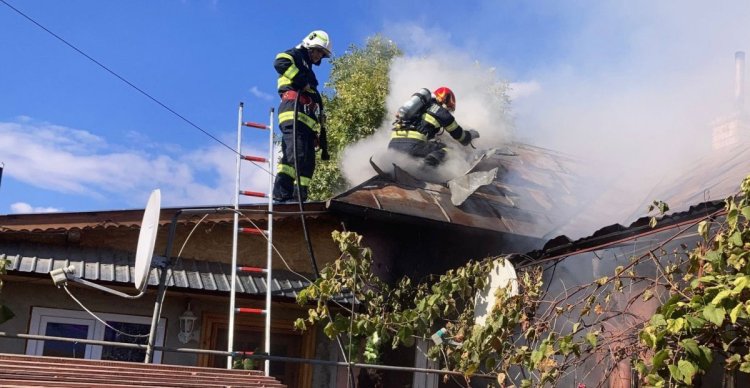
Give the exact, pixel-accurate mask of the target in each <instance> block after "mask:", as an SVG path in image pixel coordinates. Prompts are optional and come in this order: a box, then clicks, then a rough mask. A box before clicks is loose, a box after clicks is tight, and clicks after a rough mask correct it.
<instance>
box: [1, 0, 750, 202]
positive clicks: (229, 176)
mask: <svg viewBox="0 0 750 388" xmlns="http://www.w3.org/2000/svg"><path fill="white" fill-rule="evenodd" d="M5 1H7V2H8V3H9V4H11V5H12V6H13V7H16V8H18V9H19V10H20V11H22V12H23V13H25V14H26V15H28V16H29V17H31V18H33V19H34V20H36V21H37V22H38V23H40V24H42V25H43V26H45V27H46V28H48V29H50V30H51V31H53V32H54V33H56V34H58V35H59V36H61V37H63V38H64V39H65V40H67V41H68V42H70V43H71V44H73V45H75V46H76V47H77V48H79V49H80V50H82V51H84V52H85V53H86V54H88V55H90V56H91V57H93V58H95V59H96V60H97V61H99V62H101V63H102V64H104V65H106V66H107V67H108V68H110V69H111V70H113V71H114V72H116V73H117V74H119V75H120V76H122V77H124V78H125V79H127V80H128V81H130V82H132V83H133V84H135V85H137V86H138V87H139V88H141V89H142V90H144V91H146V92H148V93H149V94H150V95H152V96H153V97H155V98H156V99H158V100H159V101H161V102H162V103H164V104H165V105H167V106H169V107H170V108H171V109H173V110H175V111H176V112H178V113H179V114H181V115H183V116H184V117H186V118H187V119H189V120H190V121H192V122H193V123H195V124H197V125H198V126H200V127H201V128H203V129H204V130H206V131H208V132H210V133H211V134H212V135H213V136H215V137H217V138H219V139H220V140H221V141H222V142H224V143H225V144H227V145H229V146H231V147H233V146H234V144H235V143H236V137H235V131H236V117H237V104H238V103H239V102H240V101H244V102H245V104H246V110H245V118H246V119H247V120H255V121H263V122H265V121H266V120H267V117H268V115H267V112H268V109H269V108H270V107H272V106H275V105H276V104H277V101H276V97H275V84H276V74H275V72H274V70H273V67H272V61H273V58H274V56H275V54H276V53H277V52H280V51H283V50H285V49H287V48H289V47H292V46H293V45H295V44H297V43H299V41H300V40H301V38H302V37H303V36H305V34H307V33H308V32H309V31H310V30H313V29H324V30H326V31H328V32H329V34H330V35H331V37H332V40H333V44H334V51H335V52H336V53H344V52H345V51H346V48H347V47H348V46H350V45H352V44H356V45H362V44H363V43H364V42H365V39H366V38H367V37H368V36H372V35H374V34H378V33H381V34H384V35H385V36H387V37H389V38H391V39H393V40H394V41H395V42H396V43H397V44H398V45H399V46H401V47H402V48H403V49H404V50H405V52H406V55H407V58H417V59H418V58H422V59H424V58H431V57H434V58H440V61H441V62H440V63H442V64H443V65H446V66H447V64H450V63H451V62H454V63H457V64H459V65H460V64H462V63H464V62H466V63H471V62H472V61H478V62H479V63H481V66H483V67H485V68H494V69H495V70H496V72H497V74H498V76H499V77H500V78H503V79H507V80H508V81H509V82H510V83H511V86H512V88H513V90H512V92H511V96H512V97H513V99H514V100H513V115H514V120H515V125H514V127H513V131H512V134H507V136H513V137H514V138H515V139H520V140H523V141H526V142H529V143H532V144H536V145H540V146H544V147H548V148H553V149H558V150H560V151H563V152H568V153H570V154H573V155H577V156H578V155H584V156H591V157H594V158H597V157H598V158H612V156H615V158H620V157H621V158H620V159H626V156H627V155H632V153H633V152H634V151H633V150H634V149H639V150H640V151H642V152H643V153H644V155H645V156H644V158H645V159H647V161H648V162H649V163H651V164H652V165H653V164H654V163H659V162H660V161H661V160H664V159H658V160H657V159H649V157H654V158H655V156H653V154H654V152H650V151H648V150H649V149H651V150H653V149H659V147H661V144H663V143H664V142H665V141H669V140H670V139H675V138H677V137H685V135H686V134H688V133H693V132H687V131H688V129H690V130H693V129H694V130H695V131H697V132H696V133H700V131H701V130H705V126H706V125H707V123H708V122H709V121H710V120H711V119H712V118H714V117H717V116H719V115H721V114H726V113H727V112H726V109H725V107H727V106H728V101H729V102H731V97H732V95H731V90H732V82H733V76H734V73H733V71H734V70H733V55H734V52H735V51H737V50H747V49H748V48H750V47H749V46H750V27H748V26H750V2H747V1H734V0H730V1H723V2H721V4H718V5H716V4H710V5H709V4H707V3H705V2H698V1H660V2H650V1H611V2H601V1H582V0H579V1H566V2H557V3H553V2H547V1H523V2H521V1H471V2H470V1H465V2H460V1H442V0H441V1H432V2H429V3H425V2H424V1H355V0H349V1H318V2H298V1H290V2H284V3H279V2H268V1H239V0H236V1H229V0H213V1H210V0H157V1H145V0H141V1H94V0H70V1H56V0H25V1H24V0H5ZM652 3H657V4H652ZM282 4H283V5H282ZM0 58H1V59H2V60H0V162H4V163H5V171H4V174H3V180H2V186H1V187H0V213H2V214H6V213H19V212H21V213H26V212H37V211H89V210H106V209H128V208H138V207H142V206H143V204H145V201H146V199H147V198H148V193H149V192H150V190H152V189H153V188H157V187H158V188H161V189H162V193H163V197H164V203H165V205H167V206H183V205H186V206H199V205H210V204H226V203H231V201H232V197H233V190H234V180H233V175H234V154H233V153H232V152H231V151H230V150H228V149H227V148H225V147H224V146H223V145H221V144H219V143H218V142H216V141H214V140H213V139H211V138H209V137H208V136H206V135H205V134H203V133H201V132H200V131H199V130H197V129H195V128H193V127H192V126H190V125H189V124H187V123H185V122H184V121H182V120H181V119H180V118H178V117H176V116H175V115H173V114H172V113H170V112H168V111H167V110H165V109H164V108H162V107H161V106H159V105H157V104H156V103H154V102H153V101H151V100H150V99H148V98H147V97H145V96H143V95H142V94H140V93H139V92H137V91H136V90H134V89H133V88H131V87H130V86H128V85H126V84H125V83H123V82H122V81H121V80H119V79H117V78H116V77H114V76H113V75H112V74H110V73H108V72H107V71H105V70H103V69H102V68H100V67H99V66H97V65H96V64H94V63H92V62H91V61H90V60H88V59H86V58H85V57H83V56H82V55H80V54H79V53H77V52H75V51H74V50H72V49H71V48H70V47H68V46H66V45H65V44H63V43H62V42H60V41H59V40H57V39H56V38H54V37H53V36H51V35H50V34H48V33H47V32H45V31H43V30H42V29H40V28H39V27H37V26H36V25H34V24H32V23H31V22H29V21H28V20H26V19H25V18H23V17H22V16H20V15H19V14H18V13H16V12H15V11H13V10H12V9H11V8H9V7H8V6H6V5H5V4H3V3H0ZM403 68H409V67H407V66H403ZM329 70H330V65H329V64H328V63H324V64H323V65H322V66H320V67H319V68H317V69H316V73H317V74H318V75H319V78H321V80H323V81H325V79H326V78H327V74H328V71H329ZM462 71H465V72H467V73H470V72H472V70H471V69H470V66H456V69H454V72H462ZM442 74H445V73H442ZM401 76H402V77H406V78H409V77H410V74H405V75H404V74H401ZM418 76H419V74H414V77H415V78H418ZM456 79H462V78H461V77H458V75H457V78H456ZM446 80H447V81H450V77H449V79H446ZM441 81H442V80H440V81H438V80H435V81H434V83H439V82H441ZM428 82H429V81H428ZM431 86H437V85H430V86H429V87H431ZM395 89H397V88H395ZM402 94H404V93H401V94H399V95H397V96H394V97H393V99H394V101H397V100H402V99H404V98H405V96H403V95H402ZM464 96H466V93H464ZM460 98H461V95H460V94H459V109H458V110H457V114H456V115H457V118H458V119H459V120H461V119H462V116H461V115H462V112H461V105H460V104H461V99H460ZM464 101H465V100H464ZM464 107H465V108H468V106H467V105H464ZM467 121H471V119H469V118H467ZM265 136H266V135H265V134H264V133H258V132H252V131H246V132H245V142H244V145H243V148H244V153H248V154H253V153H260V154H265V153H266V152H267V151H265V147H266V138H265ZM687 137H688V138H692V139H691V140H692V143H689V144H686V145H684V146H685V147H693V148H696V149H700V147H701V146H702V145H703V144H704V143H705V141H707V140H705V139H701V138H700V137H696V136H687ZM582 139H585V140H582ZM644 144H645V145H647V146H646V147H644ZM659 153H660V154H661V157H662V158H663V157H665V156H667V157H668V156H670V155H669V152H668V151H666V150H663V149H662V151H661V152H659ZM649 155H651V156H649ZM627 159H632V158H627ZM671 159H674V158H669V160H670V162H673V161H672V160H671ZM626 167H631V169H634V170H638V169H639V168H642V166H639V165H633V166H626ZM264 174H265V173H264V172H262V171H259V170H257V169H255V170H252V169H250V168H249V167H248V168H245V169H244V170H243V186H244V188H245V189H248V190H255V191H265V190H266V187H265V185H266V182H267V178H266V176H265V175H264Z"/></svg>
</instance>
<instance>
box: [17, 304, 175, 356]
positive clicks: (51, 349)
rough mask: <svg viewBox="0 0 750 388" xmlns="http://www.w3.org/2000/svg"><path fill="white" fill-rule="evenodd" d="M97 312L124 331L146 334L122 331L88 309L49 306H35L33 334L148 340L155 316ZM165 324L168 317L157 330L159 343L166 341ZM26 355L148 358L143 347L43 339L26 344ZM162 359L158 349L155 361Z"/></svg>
mask: <svg viewBox="0 0 750 388" xmlns="http://www.w3.org/2000/svg"><path fill="white" fill-rule="evenodd" d="M96 315H97V316H98V317H99V318H101V319H103V320H104V321H105V322H107V324H108V325H110V326H112V327H114V328H116V329H117V330H119V331H121V332H124V333H128V334H134V335H142V337H131V336H127V335H123V334H120V333H118V332H117V331H115V330H112V329H111V328H109V327H107V326H105V325H104V324H103V323H101V322H99V321H98V320H96V319H94V317H92V316H91V315H89V314H88V313H86V312H85V311H74V310H62V309H52V308H45V307H34V308H33V309H32V311H31V325H30V327H29V334H37V335H48V336H54V337H68V338H85V339H90V340H100V341H101V340H104V341H113V342H127V343H138V344H146V343H147V342H148V333H149V331H150V328H151V317H144V316H136V315H123V314H108V313H96ZM165 324H166V319H165V318H162V319H161V320H160V321H159V326H158V327H157V329H156V339H155V343H156V345H158V346H161V345H163V344H164V327H165ZM26 354H29V355H35V356H54V357H72V358H87V359H93V360H111V361H132V362H143V360H144V359H145V358H146V351H145V350H142V349H131V348H122V347H117V346H101V345H86V344H80V343H75V342H63V341H40V340H29V341H28V342H27V344H26ZM160 362H161V352H160V351H155V352H154V363H160Z"/></svg>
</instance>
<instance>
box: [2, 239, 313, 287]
mask: <svg viewBox="0 0 750 388" xmlns="http://www.w3.org/2000/svg"><path fill="white" fill-rule="evenodd" d="M0 259H6V260H8V264H7V269H8V273H9V274H13V273H14V272H17V273H36V274H47V273H49V271H51V270H53V269H57V268H63V267H67V266H70V265H73V266H74V267H75V268H76V272H75V273H76V276H79V277H81V278H83V279H86V280H90V281H106V282H113V283H123V284H133V283H134V282H133V276H134V273H135V269H134V264H135V259H134V255H133V254H131V253H129V252H123V251H117V250H113V249H96V248H81V247H64V246H56V245H44V244H30V243H6V242H3V243H0ZM168 271H169V275H168V276H169V277H168V279H169V280H168V285H169V286H170V287H177V288H184V289H191V290H201V291H215V292H229V291H230V281H229V279H230V277H231V272H232V268H231V265H229V264H226V263H218V262H211V261H202V260H193V259H178V260H176V261H175V263H174V265H173V267H172V268H171V269H169V270H168ZM158 273H159V272H158V270H157V269H155V268H152V269H151V272H150V274H149V279H148V284H149V285H150V286H157V285H158V284H159V278H158ZM308 284H309V282H307V281H305V280H304V279H300V278H299V276H298V275H295V274H293V273H291V272H289V271H280V270H274V272H273V282H272V285H271V292H272V294H273V295H274V296H278V297H288V298H295V297H296V296H297V293H298V292H299V291H300V290H301V289H303V288H305V287H306V286H307V285H308ZM237 292H238V293H240V294H248V295H265V292H266V278H265V275H260V276H257V277H256V276H248V275H245V274H240V275H239V276H238V279H237Z"/></svg>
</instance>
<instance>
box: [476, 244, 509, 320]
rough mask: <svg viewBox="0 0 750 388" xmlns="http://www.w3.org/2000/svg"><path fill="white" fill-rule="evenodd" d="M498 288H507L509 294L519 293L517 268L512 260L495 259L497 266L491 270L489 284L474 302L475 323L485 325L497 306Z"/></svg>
mask: <svg viewBox="0 0 750 388" xmlns="http://www.w3.org/2000/svg"><path fill="white" fill-rule="evenodd" d="M498 288H506V291H507V293H508V296H516V295H518V278H517V277H516V269H515V268H513V264H511V263H510V260H507V259H497V260H495V266H494V267H493V268H492V271H490V274H489V279H488V281H487V285H486V286H485V287H484V290H482V291H481V292H478V293H477V296H476V300H475V303H474V324H477V325H480V326H484V323H485V321H487V317H488V316H489V313H490V312H491V311H492V309H493V308H494V307H495V292H496V291H497V289H498Z"/></svg>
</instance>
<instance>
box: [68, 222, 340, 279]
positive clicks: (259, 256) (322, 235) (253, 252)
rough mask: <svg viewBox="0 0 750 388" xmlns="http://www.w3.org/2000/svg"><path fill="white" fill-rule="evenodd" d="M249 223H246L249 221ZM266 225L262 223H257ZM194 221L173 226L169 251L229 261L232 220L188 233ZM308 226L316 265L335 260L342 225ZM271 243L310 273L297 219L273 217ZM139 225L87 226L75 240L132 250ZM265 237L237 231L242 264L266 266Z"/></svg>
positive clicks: (162, 242)
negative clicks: (337, 233) (334, 233)
mask: <svg viewBox="0 0 750 388" xmlns="http://www.w3.org/2000/svg"><path fill="white" fill-rule="evenodd" d="M248 226H249V225H248ZM259 226H260V227H261V228H266V226H265V224H259ZM193 228H194V224H180V225H179V226H178V227H177V229H176V234H175V239H174V244H173V247H172V255H173V257H174V256H177V255H178V254H179V253H180V250H181V249H182V248H183V244H184V250H183V251H182V256H181V257H183V258H192V259H196V260H207V261H219V262H226V263H230V262H231V259H232V224H231V223H210V224H201V225H199V226H198V227H197V228H196V229H195V230H194V231H193V232H192V235H190V239H189V240H188V242H187V244H185V239H186V238H187V236H188V235H189V234H190V233H191V231H192V230H193ZM307 228H308V232H309V234H310V239H311V241H312V246H313V251H314V253H315V257H316V260H317V261H318V263H319V264H318V265H319V267H322V265H323V264H324V263H326V262H330V261H333V260H335V259H336V258H337V257H338V255H339V251H338V248H337V246H336V245H335V244H334V243H333V240H331V232H332V231H333V230H336V229H340V228H341V226H340V225H339V224H338V223H337V222H336V221H335V220H333V219H321V218H315V219H312V218H311V219H308V221H307ZM273 231H274V235H273V240H274V246H275V247H276V249H278V251H279V252H280V253H281V255H282V256H283V257H284V259H286V261H287V262H288V263H289V265H290V266H291V267H292V268H294V269H295V270H296V271H301V272H306V273H311V272H312V270H311V263H310V258H309V254H308V250H307V243H306V241H305V238H304V234H303V232H302V227H301V222H300V219H299V218H297V217H293V218H287V219H284V220H282V221H274V230H273ZM138 233H139V230H138V229H135V228H133V229H131V228H118V227H110V228H89V229H84V230H81V231H80V239H79V240H78V242H77V244H78V245H80V246H83V247H97V248H113V249H118V250H124V251H134V250H135V247H136V243H137V241H138ZM168 235H169V228H168V226H162V227H160V228H159V232H158V235H157V240H156V247H155V249H154V253H155V254H156V255H162V256H163V255H164V253H165V248H166V245H167V241H168ZM266 247H267V244H266V240H265V239H264V238H263V237H262V236H255V235H240V236H239V240H238V247H237V248H238V250H237V254H238V261H239V262H240V263H241V264H243V265H257V266H265V262H266ZM274 268H275V269H286V265H285V264H284V262H283V261H282V260H280V257H279V256H278V255H275V257H274Z"/></svg>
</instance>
